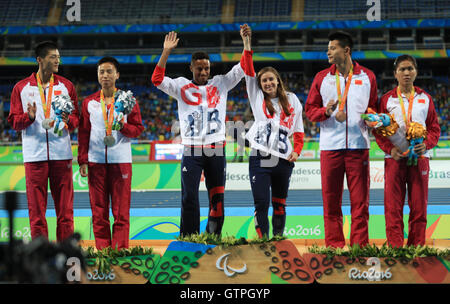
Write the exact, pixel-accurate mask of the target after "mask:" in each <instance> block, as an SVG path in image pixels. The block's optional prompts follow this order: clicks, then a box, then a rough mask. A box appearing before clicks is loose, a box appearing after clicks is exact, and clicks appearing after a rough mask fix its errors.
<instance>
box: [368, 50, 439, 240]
mask: <svg viewBox="0 0 450 304" xmlns="http://www.w3.org/2000/svg"><path fill="white" fill-rule="evenodd" d="M417 73H418V72H417V62H416V59H415V58H414V57H412V56H410V55H401V56H399V57H397V59H396V60H395V63H394V76H395V78H396V79H397V82H398V87H396V88H394V89H392V90H391V91H389V92H387V93H386V94H385V95H383V97H381V102H380V104H379V107H378V112H379V113H390V114H392V115H393V116H394V118H395V120H396V122H397V123H398V125H399V128H398V130H397V132H396V133H395V134H394V135H392V136H389V137H383V136H381V135H379V134H378V133H376V132H374V135H375V138H376V141H377V144H378V146H379V147H380V148H381V150H383V151H384V152H385V153H386V155H385V159H384V177H385V179H384V213H385V218H386V237H387V241H388V244H389V245H391V246H392V247H402V246H403V243H404V230H403V229H404V223H403V207H404V205H405V195H406V189H408V205H409V209H410V211H409V220H408V228H409V229H408V242H407V245H408V246H410V245H414V246H417V245H422V246H423V245H425V238H426V229H427V204H428V178H429V177H428V175H429V171H430V164H429V157H430V153H429V150H431V149H432V148H433V147H434V146H436V145H437V143H438V141H439V135H440V132H441V128H440V126H439V122H438V118H437V114H436V110H435V108H434V103H433V99H432V98H431V96H430V95H429V94H428V93H427V92H425V91H424V90H422V89H421V88H419V87H416V86H414V80H415V79H416V76H417ZM399 94H400V95H401V97H399ZM402 105H403V107H402ZM404 115H405V116H404ZM405 119H406V121H407V122H405ZM411 122H415V123H419V124H421V125H422V126H424V127H425V128H426V130H427V136H426V139H425V140H424V141H423V142H422V143H420V144H416V145H415V146H414V151H415V152H416V153H417V154H418V155H420V156H421V157H419V158H418V161H417V165H411V166H408V164H407V160H408V158H407V157H405V156H404V155H403V152H405V151H407V150H408V148H409V142H408V140H407V139H406V128H407V127H406V125H407V124H408V125H409V123H411Z"/></svg>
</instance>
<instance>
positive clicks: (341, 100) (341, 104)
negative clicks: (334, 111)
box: [336, 65, 353, 111]
mask: <svg viewBox="0 0 450 304" xmlns="http://www.w3.org/2000/svg"><path fill="white" fill-rule="evenodd" d="M352 77H353V65H352V67H351V68H350V73H349V74H348V80H347V83H346V84H345V90H344V96H342V95H341V82H340V80H339V72H338V70H337V69H336V89H337V95H338V100H339V111H344V106H345V103H346V101H347V95H348V90H349V89H350V84H351V82H352Z"/></svg>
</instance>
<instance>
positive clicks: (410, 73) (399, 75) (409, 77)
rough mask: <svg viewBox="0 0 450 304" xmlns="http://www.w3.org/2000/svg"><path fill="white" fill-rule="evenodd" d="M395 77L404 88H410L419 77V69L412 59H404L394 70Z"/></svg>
mask: <svg viewBox="0 0 450 304" xmlns="http://www.w3.org/2000/svg"><path fill="white" fill-rule="evenodd" d="M394 76H395V79H397V81H398V85H399V86H400V87H402V88H410V87H411V86H412V85H413V84H414V80H416V77H417V69H416V68H415V66H414V64H413V63H412V62H411V61H410V60H403V61H401V62H400V63H398V64H397V68H396V69H395V71H394Z"/></svg>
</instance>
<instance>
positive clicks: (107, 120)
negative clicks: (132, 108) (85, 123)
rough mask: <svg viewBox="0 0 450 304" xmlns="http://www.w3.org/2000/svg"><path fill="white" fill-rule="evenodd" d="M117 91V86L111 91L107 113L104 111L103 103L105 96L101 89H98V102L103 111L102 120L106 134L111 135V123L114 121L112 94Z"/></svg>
mask: <svg viewBox="0 0 450 304" xmlns="http://www.w3.org/2000/svg"><path fill="white" fill-rule="evenodd" d="M116 91H117V88H115V89H114V93H113V101H112V103H111V104H110V108H109V113H106V105H105V97H104V95H103V90H101V91H100V103H101V105H102V112H103V120H104V122H105V129H106V135H108V136H109V135H111V133H112V124H113V121H114V95H115V93H116Z"/></svg>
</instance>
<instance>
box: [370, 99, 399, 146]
mask: <svg viewBox="0 0 450 304" xmlns="http://www.w3.org/2000/svg"><path fill="white" fill-rule="evenodd" d="M389 97H390V94H389V93H387V94H385V95H384V96H383V97H381V101H380V103H379V105H378V107H375V108H372V109H376V110H377V113H387V114H389V113H388V111H387V109H386V103H387V100H388V99H389ZM372 134H373V136H375V140H376V142H377V145H378V147H380V149H381V150H383V152H384V153H386V154H391V150H392V148H394V145H393V144H392V142H391V141H390V140H389V138H387V137H384V136H382V135H380V134H378V133H377V132H376V131H375V129H373V131H372Z"/></svg>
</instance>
